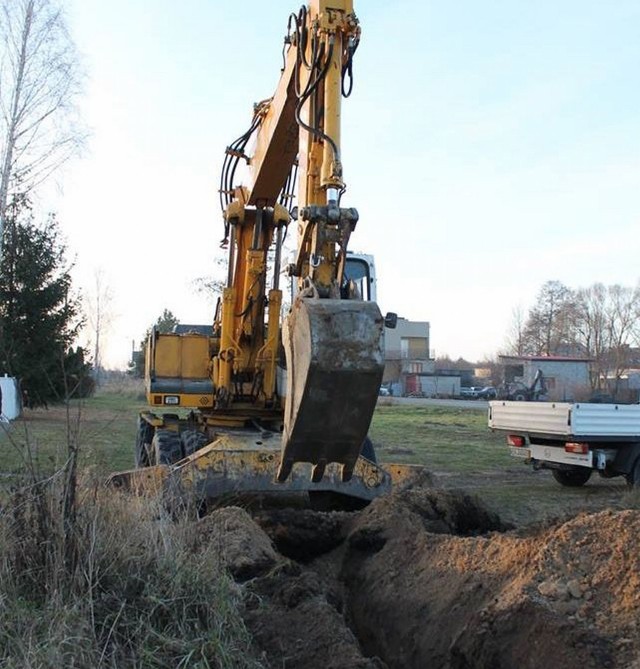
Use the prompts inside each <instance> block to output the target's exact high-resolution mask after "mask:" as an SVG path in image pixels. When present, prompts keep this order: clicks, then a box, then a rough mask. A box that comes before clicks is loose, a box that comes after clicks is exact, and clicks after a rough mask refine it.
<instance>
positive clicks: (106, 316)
mask: <svg viewBox="0 0 640 669" xmlns="http://www.w3.org/2000/svg"><path fill="white" fill-rule="evenodd" d="M86 312H87V320H88V323H89V326H90V327H91V336H92V338H93V369H94V371H95V379H96V384H98V383H99V382H100V370H101V367H102V348H103V344H104V339H105V337H106V335H107V334H108V331H109V328H110V327H111V322H112V319H113V294H112V292H111V288H110V286H109V285H108V284H107V283H106V280H105V276H104V272H103V271H102V270H101V269H98V270H96V271H95V273H94V289H93V292H92V293H91V295H90V297H89V298H88V299H87V300H86Z"/></svg>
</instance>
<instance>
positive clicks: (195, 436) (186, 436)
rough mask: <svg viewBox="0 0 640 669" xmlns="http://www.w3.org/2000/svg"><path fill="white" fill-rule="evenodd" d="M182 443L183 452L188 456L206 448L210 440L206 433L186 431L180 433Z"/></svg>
mask: <svg viewBox="0 0 640 669" xmlns="http://www.w3.org/2000/svg"><path fill="white" fill-rule="evenodd" d="M180 441H181V442H182V450H183V451H184V454H185V456H187V455H191V454H192V453H195V452H196V451H197V450H198V449H200V448H202V447H203V446H206V445H207V444H208V443H209V438H208V437H207V435H206V434H205V433H204V432H199V431H198V430H185V431H184V432H181V433H180Z"/></svg>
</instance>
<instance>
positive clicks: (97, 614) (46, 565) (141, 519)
mask: <svg viewBox="0 0 640 669" xmlns="http://www.w3.org/2000/svg"><path fill="white" fill-rule="evenodd" d="M68 473H69V472H68V470H65V469H63V470H60V471H59V472H58V473H57V474H56V475H54V476H53V477H49V478H48V479H46V480H35V481H32V482H31V483H30V484H29V485H24V486H22V487H21V488H19V489H15V490H13V492H12V494H11V495H10V497H9V499H8V500H7V502H6V503H5V504H4V505H3V506H2V508H0V666H2V667H7V668H9V667H11V668H13V667H15V668H16V669H17V668H18V667H20V668H27V669H28V668H33V669H35V668H36V667H37V668H38V669H42V668H49V667H51V668H53V667H56V668H59V667H78V668H83V669H84V668H87V669H88V668H92V669H93V668H97V667H105V668H106V667H113V668H115V667H118V668H128V667H132V668H133V667H136V668H137V667H140V668H142V667H144V668H145V669H146V668H152V669H155V668H158V669H159V668H161V667H167V668H169V667H171V668H172V669H173V668H176V667H194V668H208V667H216V668H218V667H219V668H226V667H229V668H231V667H233V668H234V669H235V668H243V667H247V668H249V667H259V666H260V664H259V663H258V662H257V661H256V660H254V659H253V658H254V655H253V653H252V649H251V640H250V636H249V634H248V632H247V631H246V629H245V627H244V623H243V622H242V619H241V617H240V615H239V613H238V610H237V605H238V603H239V600H240V592H239V590H238V589H237V586H235V585H234V583H233V582H232V581H231V579H230V578H229V577H228V575H227V574H226V572H225V571H224V570H223V569H222V568H221V567H220V564H219V558H218V552H217V550H216V548H215V544H214V545H210V544H207V543H206V542H205V543H204V544H203V542H202V540H201V539H200V540H197V528H196V522H195V521H194V520H193V519H192V518H191V517H183V518H181V519H180V522H176V520H175V518H173V519H172V518H170V517H169V516H168V515H167V513H166V512H165V510H164V509H163V507H162V506H161V505H160V504H159V503H157V502H150V501H148V500H144V499H140V498H131V497H125V496H121V495H118V494H114V493H113V492H110V491H106V490H104V489H103V488H102V486H101V484H99V483H96V484H90V483H86V484H81V485H78V486H75V485H74V492H75V497H74V499H73V503H72V506H71V505H70V503H69V500H68V497H69V485H68V483H69V479H68ZM185 513H186V512H185Z"/></svg>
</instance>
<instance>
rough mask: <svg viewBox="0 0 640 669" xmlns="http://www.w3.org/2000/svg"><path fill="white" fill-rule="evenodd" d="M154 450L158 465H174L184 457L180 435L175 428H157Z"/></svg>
mask: <svg viewBox="0 0 640 669" xmlns="http://www.w3.org/2000/svg"><path fill="white" fill-rule="evenodd" d="M152 451H153V453H154V456H155V463H154V464H156V465H172V464H173V463H174V462H178V460H182V458H183V457H184V453H183V451H182V444H181V442H180V435H179V434H178V433H177V432H174V431H173V430H156V433H155V435H154V437H153V445H152Z"/></svg>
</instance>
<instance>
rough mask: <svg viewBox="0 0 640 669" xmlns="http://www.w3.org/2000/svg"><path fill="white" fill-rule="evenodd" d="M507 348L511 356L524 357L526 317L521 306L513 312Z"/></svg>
mask: <svg viewBox="0 0 640 669" xmlns="http://www.w3.org/2000/svg"><path fill="white" fill-rule="evenodd" d="M506 347H507V348H506V350H507V353H509V354H510V355H524V352H525V316H524V309H523V308H522V305H521V304H519V305H518V306H517V307H514V308H513V309H512V310H511V326H510V328H509V332H508V334H507V341H506Z"/></svg>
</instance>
